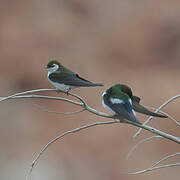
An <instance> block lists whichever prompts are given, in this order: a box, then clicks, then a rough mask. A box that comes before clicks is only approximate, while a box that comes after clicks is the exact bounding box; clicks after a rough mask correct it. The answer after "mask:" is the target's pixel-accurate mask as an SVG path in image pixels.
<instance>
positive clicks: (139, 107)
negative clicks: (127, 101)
mask: <svg viewBox="0 0 180 180" xmlns="http://www.w3.org/2000/svg"><path fill="white" fill-rule="evenodd" d="M139 102H140V98H139V97H137V96H133V97H132V105H133V109H134V110H135V111H136V112H139V113H142V114H146V115H149V116H154V117H160V118H167V116H165V115H161V114H158V113H154V112H151V111H149V110H148V109H147V108H145V107H144V106H142V105H140V104H139Z"/></svg>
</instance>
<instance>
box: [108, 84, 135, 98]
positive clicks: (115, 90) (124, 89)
mask: <svg viewBox="0 0 180 180" xmlns="http://www.w3.org/2000/svg"><path fill="white" fill-rule="evenodd" d="M106 92H107V93H108V94H109V95H111V96H118V95H119V96H123V94H124V95H128V96H129V97H130V98H132V95H133V94H132V91H131V88H130V87H128V86H127V85H124V84H115V85H114V86H112V87H111V88H109V89H108V90H107V91H106Z"/></svg>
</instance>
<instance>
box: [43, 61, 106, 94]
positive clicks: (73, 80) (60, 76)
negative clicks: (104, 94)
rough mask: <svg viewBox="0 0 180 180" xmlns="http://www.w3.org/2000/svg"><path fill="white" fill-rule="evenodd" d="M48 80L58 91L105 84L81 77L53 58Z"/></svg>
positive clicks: (49, 64) (48, 65)
mask: <svg viewBox="0 0 180 180" xmlns="http://www.w3.org/2000/svg"><path fill="white" fill-rule="evenodd" d="M46 68H47V70H48V80H49V82H50V83H51V84H52V85H54V86H55V88H56V89H57V90H58V91H63V92H68V91H69V90H71V89H75V88H78V87H94V86H103V84H100V83H92V82H90V81H88V80H86V79H83V78H81V77H80V76H79V75H78V74H76V73H74V72H72V71H71V70H69V69H67V68H65V67H64V66H62V65H61V64H60V63H59V62H58V61H56V60H52V61H50V62H49V63H48V64H47V67H46Z"/></svg>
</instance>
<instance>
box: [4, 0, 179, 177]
mask: <svg viewBox="0 0 180 180" xmlns="http://www.w3.org/2000/svg"><path fill="white" fill-rule="evenodd" d="M179 52H180V1H178V0H171V1H169V0H156V1H153V0H152V1H142V0H133V1H131V0H111V1H104V0H98V1H97V0H91V1H89V0H83V1H82V0H68V1H66V0H59V1H58V0H51V1H48V0H31V1H23V0H18V1H8V0H6V1H5V0H4V1H3V0H1V1H0V62H1V65H0V83H1V88H0V94H1V96H7V95H10V94H12V93H15V92H20V91H24V90H29V89H36V88H50V87H52V86H51V85H50V84H49V83H48V81H47V72H46V70H45V65H46V64H47V62H48V60H49V59H50V58H57V59H58V60H60V61H61V63H62V64H64V65H65V66H67V67H69V68H70V69H72V70H73V71H76V72H78V73H79V74H80V75H81V76H82V77H84V78H87V79H89V80H91V81H94V82H103V83H104V84H105V86H104V87H102V88H89V89H88V88H82V89H77V90H75V91H74V92H75V93H77V94H79V95H81V96H82V97H84V98H85V99H86V100H87V102H88V103H89V105H91V106H92V107H94V108H96V109H98V110H100V111H105V110H104V108H103V107H102V105H101V94H102V93H103V91H104V90H105V89H107V88H108V87H110V86H111V85H113V84H115V83H117V82H120V83H125V84H128V85H130V86H131V87H132V89H133V91H134V93H135V94H136V95H138V96H141V97H142V103H143V104H145V105H149V106H154V107H158V106H159V105H160V104H161V103H163V102H164V101H165V100H167V99H168V98H170V97H172V96H174V95H176V94H178V93H179V90H180V80H179V77H180V53H179ZM55 95H56V94H55ZM34 103H36V104H40V105H41V106H44V107H47V108H49V109H51V110H57V111H71V110H75V109H77V108H76V107H74V106H71V105H69V104H65V103H57V102H52V101H43V100H41V101H40V100H16V101H8V102H3V103H1V104H0V124H1V125H0V143H1V148H0V179H5V180H10V179H18V180H21V179H25V175H26V173H27V170H28V168H29V166H30V162H31V161H32V160H33V158H34V157H35V154H36V152H39V150H40V149H41V148H42V147H43V146H44V145H45V144H46V143H47V142H48V141H50V140H51V139H52V138H54V137H55V136H57V135H59V134H61V133H63V132H65V131H67V130H70V129H72V128H76V127H79V126H81V125H85V124H88V123H92V122H95V121H104V120H105V119H103V118H100V117H97V116H95V115H92V114H90V113H88V112H83V113H81V114H78V115H69V116H64V115H56V114H48V113H46V112H42V111H41V110H40V109H37V107H36V106H34ZM179 105H180V103H179V100H176V101H175V102H173V103H171V104H170V105H168V106H167V107H166V108H165V109H164V110H166V111H167V112H168V113H170V114H171V115H173V117H174V118H176V119H177V120H179V117H180V111H179ZM138 117H139V119H140V120H141V121H144V120H145V118H146V117H144V116H139V115H138ZM151 125H153V126H154V127H156V128H160V129H162V130H164V131H166V132H169V133H171V134H174V135H177V136H180V134H179V129H178V127H177V126H175V125H174V124H173V123H172V122H171V121H170V120H166V119H154V121H153V122H152V123H151ZM136 130H137V129H136V128H134V127H130V126H128V125H123V124H120V125H106V126H99V127H95V128H91V129H88V130H84V131H81V132H79V133H77V134H74V135H69V136H67V137H65V138H64V139H63V140H62V141H59V142H57V143H56V144H54V145H52V146H51V147H50V148H49V149H48V150H47V152H46V153H45V154H44V155H43V156H42V157H41V159H40V160H39V162H38V164H37V166H36V167H35V168H34V171H33V174H32V179H33V180H37V179H38V180H40V179H43V180H48V179H51V180H55V179H62V180H70V179H73V180H76V179H77V180H81V179H86V180H90V179H91V180H92V179H98V180H101V179H102V180H110V179H113V180H118V179H123V180H136V179H137V180H143V179H146V180H150V179H158V180H160V179H163V180H169V179H170V178H171V179H178V178H179V167H176V168H169V169H163V170H158V171H154V172H150V173H146V174H144V175H137V176H126V175H124V174H123V173H126V172H133V171H136V170H141V169H144V168H147V167H149V166H151V164H152V163H154V162H156V161H157V160H159V159H161V158H162V157H164V156H165V155H168V154H171V153H175V152H177V151H179V149H178V145H177V144H175V143H172V142H169V141H167V140H162V139H161V140H160V139H159V140H158V139H156V140H153V141H151V142H149V143H145V144H144V145H142V146H140V147H139V148H138V149H137V150H136V151H135V152H134V154H133V156H132V157H131V158H130V159H129V161H126V159H125V156H126V155H127V153H128V151H129V150H130V148H131V147H132V146H133V144H135V143H136V142H137V141H138V140H140V139H142V138H143V137H148V136H151V135H152V134H150V133H147V132H143V133H142V134H141V135H140V137H138V138H137V140H133V139H132V135H133V134H134V133H135V132H136ZM173 160H174V161H173ZM178 160H179V158H178V157H176V158H174V159H172V161H170V162H176V161H178Z"/></svg>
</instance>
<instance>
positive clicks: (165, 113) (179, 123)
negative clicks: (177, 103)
mask: <svg viewBox="0 0 180 180" xmlns="http://www.w3.org/2000/svg"><path fill="white" fill-rule="evenodd" d="M145 107H146V108H148V109H152V110H156V108H153V107H147V106H145ZM159 112H160V113H162V114H164V115H166V116H167V117H168V118H169V119H171V120H172V121H174V123H175V124H176V125H178V126H180V122H178V121H177V120H175V119H174V118H173V117H172V116H171V115H170V114H169V113H167V112H164V111H162V110H159Z"/></svg>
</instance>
